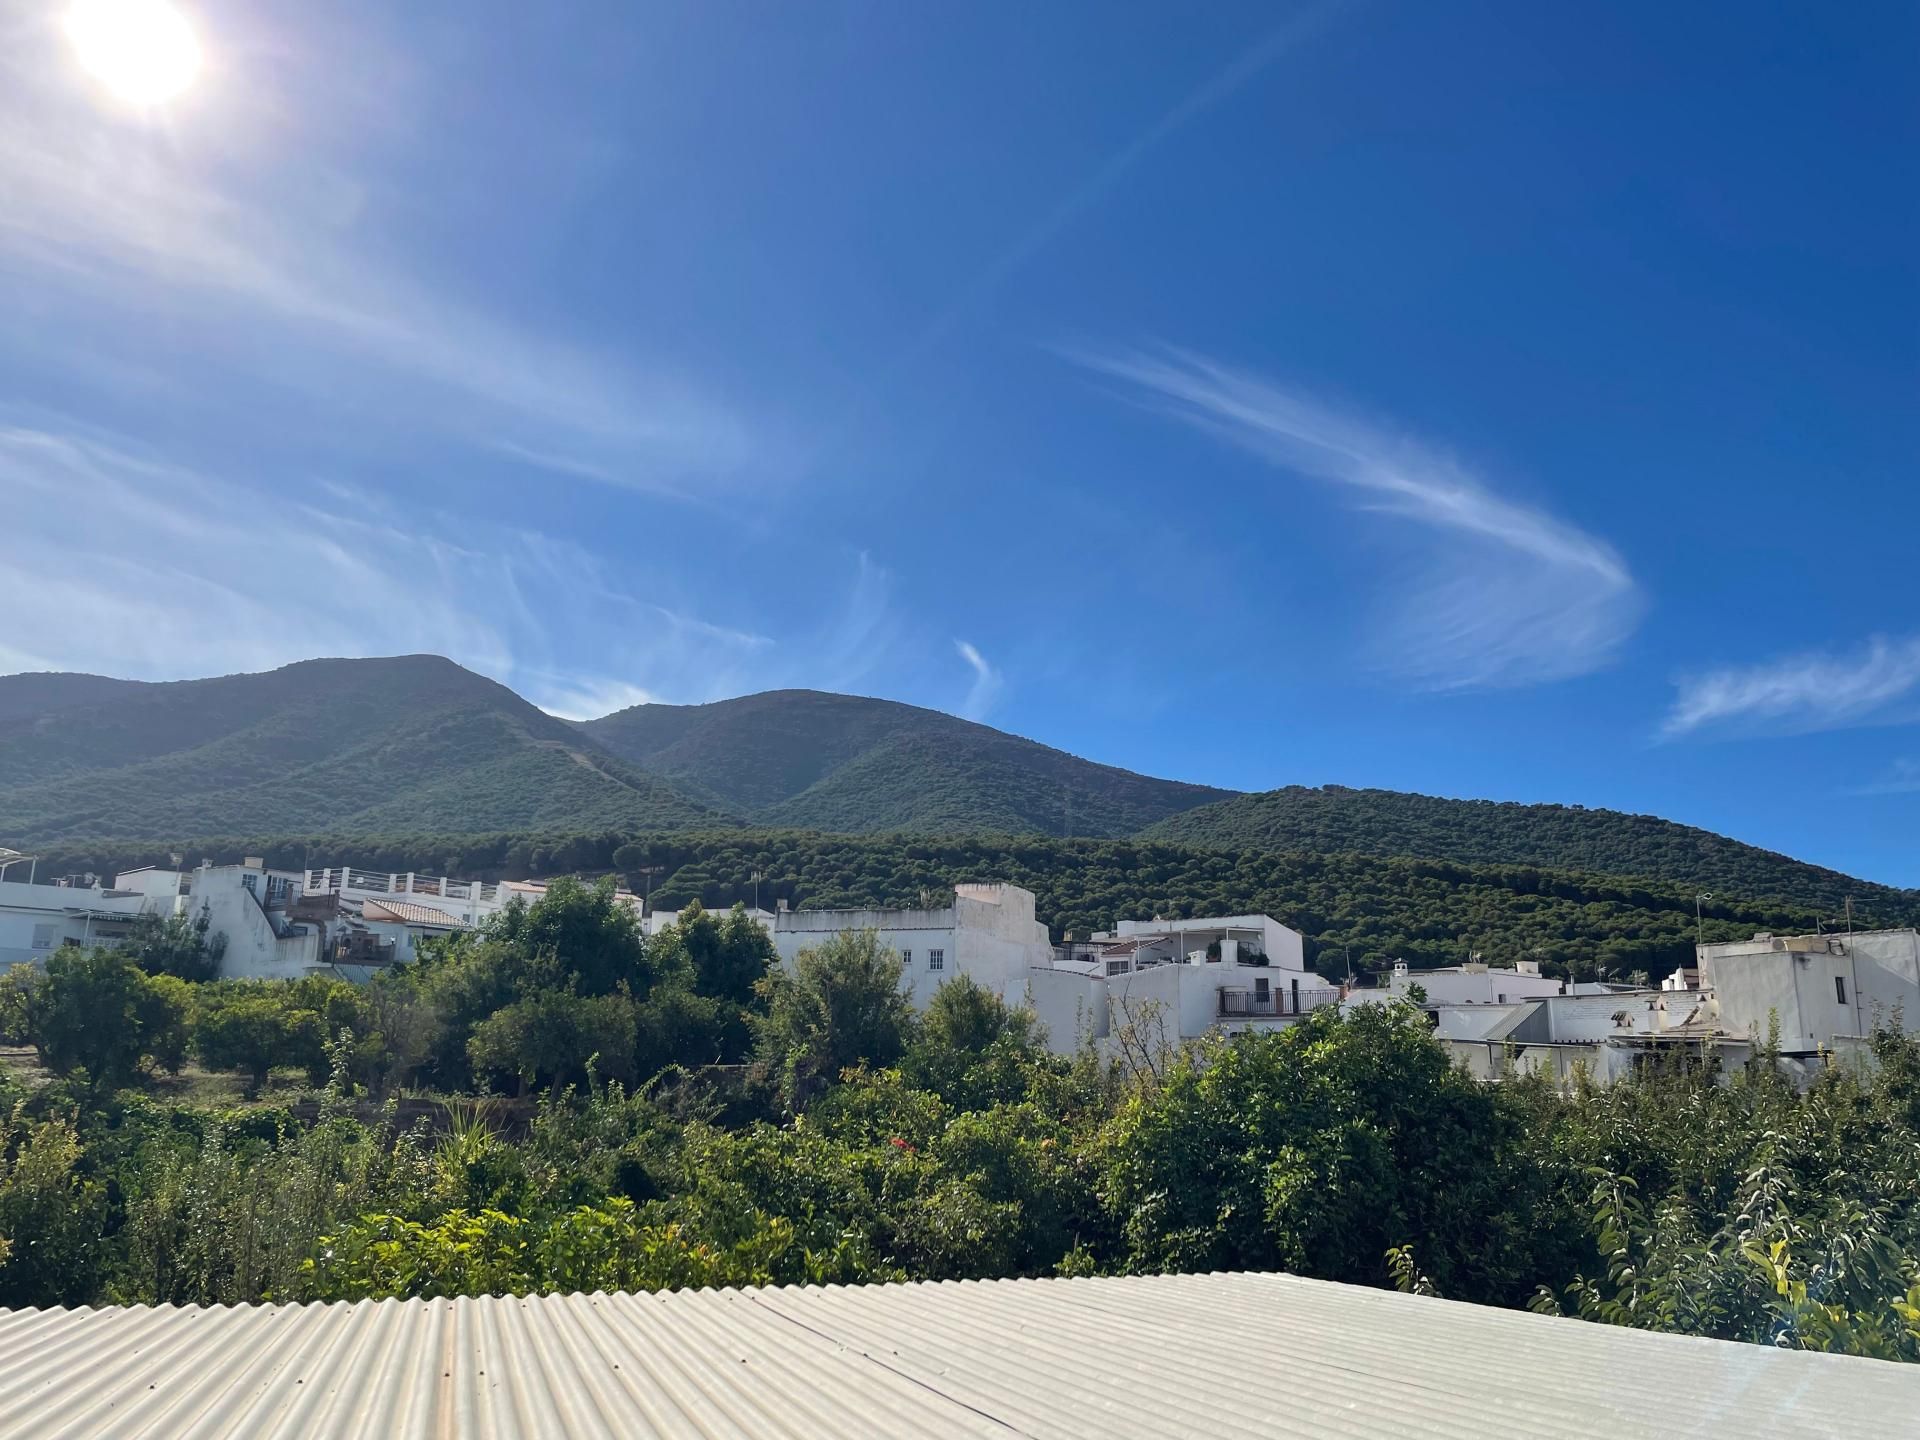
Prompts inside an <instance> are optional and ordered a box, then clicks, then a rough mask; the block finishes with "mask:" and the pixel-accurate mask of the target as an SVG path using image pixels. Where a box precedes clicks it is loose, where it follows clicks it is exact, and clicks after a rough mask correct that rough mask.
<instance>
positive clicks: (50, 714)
mask: <svg viewBox="0 0 1920 1440" xmlns="http://www.w3.org/2000/svg"><path fill="white" fill-rule="evenodd" d="M726 828H733V829H738V830H740V831H741V832H750V831H765V830H775V831H802V830H804V831H817V832H826V833H831V834H841V835H864V836H872V837H883V836H892V837H912V838H913V839H915V840H923V839H930V838H933V837H947V836H984V837H993V836H1009V835H1015V836H1018V835H1029V836H1035V837H1042V838H1098V839H1124V838H1128V837H1137V838H1139V839H1141V840H1143V841H1155V842H1165V843H1166V844H1169V845H1174V846H1183V847H1188V848H1201V849H1220V850H1226V851H1230V852H1237V853H1239V854H1241V855H1243V856H1245V857H1247V860H1246V863H1248V864H1252V863H1254V861H1253V858H1252V857H1254V856H1255V855H1256V854H1257V853H1258V852H1271V855H1273V856H1281V857H1285V856H1292V857H1301V856H1307V855H1320V856H1322V857H1326V858H1327V859H1328V862H1329V863H1334V859H1335V857H1340V856H1351V855H1366V856H1373V857H1377V858H1379V859H1393V858H1399V857H1412V858H1416V859H1420V860H1431V861H1439V862H1444V863H1448V864H1454V865H1465V866H1469V867H1486V866H1494V867H1514V866H1519V867H1536V866H1537V867H1545V868H1547V869H1552V870H1557V871H1565V872H1572V873H1576V874H1579V875H1585V876H1593V875H1609V876H1614V877H1626V876H1631V877H1638V879H1639V880H1640V881H1644V882H1645V885H1644V886H1635V885H1633V884H1628V883H1626V882H1619V883H1617V884H1616V888H1628V889H1634V888H1645V887H1648V886H1650V887H1652V888H1653V889H1654V890H1658V891H1659V892H1660V893H1662V894H1665V893H1669V892H1672V893H1684V894H1685V895H1686V896H1687V897H1688V900H1687V905H1688V907H1689V908H1690V907H1691V903H1692V901H1691V896H1692V895H1694V894H1696V893H1698V892H1700V891H1702V890H1707V891H1712V892H1713V893H1714V894H1715V895H1716V896H1717V897H1719V900H1718V902H1716V903H1722V904H1726V905H1734V906H1753V905H1759V906H1760V907H1761V908H1766V907H1769V906H1784V907H1787V908H1789V909H1801V910H1805V911H1806V912H1807V913H1808V914H1809V915H1810V916H1817V917H1819V918H1830V917H1831V916H1833V915H1836V914H1837V913H1838V912H1839V910H1840V907H1841V905H1842V903H1843V901H1844V900H1846V899H1847V898H1848V897H1851V898H1852V900H1853V901H1854V904H1855V907H1856V910H1857V911H1859V912H1860V913H1862V914H1866V915H1879V916H1905V915H1911V914H1916V913H1920V893H1916V892H1912V891H1904V890H1896V889H1892V888H1890V887H1887V886H1883V885H1875V884H1870V883H1868V882H1865V881H1859V880H1854V879H1851V878H1849V877H1847V876H1845V875H1840V874H1837V873H1836V872H1834V871H1831V870H1824V869H1821V868H1820V867H1818V866H1814V865H1807V864H1803V863H1801V862H1800V861H1797V860H1794V859H1791V858H1789V857H1788V856H1785V855H1779V854H1775V853H1773V852H1771V851H1766V850H1761V849H1758V848H1756V847H1755V846H1751V845H1743V844H1741V843H1740V842H1739V841H1736V840H1731V839H1728V838H1727V837H1725V836H1721V835H1715V834H1712V833H1710V832H1708V831H1704V830H1698V829H1694V828H1692V827H1689V826H1685V825H1677V824H1674V823H1673V822H1671V821H1667V820H1662V819H1659V818H1658V817H1656V816H1651V815H1626V814H1622V813H1619V812H1616V811H1610V810H1588V809H1583V808H1581V807H1579V806H1566V805H1515V804H1500V803H1494V802H1491V801H1484V800H1446V799H1438V798H1435V797H1432V796H1426V795H1411V794H1402V793H1398V792H1395V791H1389V790H1350V789H1346V788H1343V787H1340V786H1328V787H1326V788H1324V789H1305V788H1302V787H1298V786H1295V787H1290V788H1287V789H1283V790H1273V791H1268V792H1266V793H1265V794H1260V795H1233V794H1231V793H1230V792H1227V791H1222V790H1215V789H1210V788H1208V787H1206V786H1200V785H1189V784H1185V783H1182V782H1179V781H1173V780H1160V779H1155V778H1153V777H1151V776H1146V775H1137V774H1134V773H1132V772H1131V771H1126V770H1120V769H1116V768H1114V767H1112V766H1108V765H1100V764H1096V763H1094V762H1092V761H1089V760H1083V759H1080V758H1078V757H1076V756H1073V755H1069V754H1067V753H1066V752H1064V751H1061V750H1055V749H1052V748H1050V747H1048V746H1045V745H1041V744H1037V743H1035V742H1034V741H1031V740H1024V739H1021V738H1020V737H1018V736H1014V735H1009V734H1006V733H1004V732H1002V731H998V730H994V729H991V728H989V727H987V726H984V725H977V724H974V723H972V722H970V721H966V720H961V719H958V718H956V717H954V716H951V715H943V714H940V713H939V712H937V711H932V710H923V709H920V708H918V707H916V706H911V705H901V704H897V703H895V702H893V701H888V700H871V699H862V698H859V697H856V696H848V695H830V694H823V693H821V692H819V691H812V690H782V691H772V692H768V693H766V694H762V695H749V696H745V697H743V698H741V699H737V700H724V701H718V702H716V703H714V704H711V705H691V706H688V705H639V706H634V707H632V708H630V709H627V710H622V711H619V712H617V713H615V714H613V715H608V716H605V717H603V718H602V719H599V720H594V721H588V722H584V723H575V722H569V721H563V720H559V719H556V718H555V717H553V716H551V715H548V714H547V713H546V712H544V711H542V710H540V709H538V708H536V707H535V706H533V705H530V704H528V703H527V702H526V701H525V700H523V699H521V698H520V697H519V696H518V695H516V694H514V693H513V692H512V691H511V690H509V689H507V688H506V687H505V686H503V685H499V684H496V683H495V682H494V681H492V680H488V679H486V678H484V677H482V676H479V675H475V674H473V673H472V672H470V671H467V670H463V669H462V668H460V667H459V666H458V665H455V664H453V663H452V662H451V661H449V660H443V659H440V658H438V657H434V656H419V655H416V656H405V657H400V658H395V659H385V660H311V661H305V662H303V663H301V664H298V665H289V666H286V667H285V668H283V669H280V670H275V671H271V672H268V673H265V674H259V675H231V676H226V677H223V678H220V679H213V680H190V681H180V682H175V683H169V684H141V683H136V682H131V681H122V680H110V679H106V678H103V677H100V676H92V675H13V676H4V677H0V845H10V846H30V847H32V848H35V849H47V848H50V847H55V846H58V847H60V848H62V849H69V848H70V849H73V850H78V851H98V850H100V849H101V848H102V842H106V841H111V840H113V839H114V838H115V837H123V838H124V839H126V840H128V841H130V842H139V843H138V844H137V845H136V846H134V847H133V848H136V849H139V850H140V851H141V852H142V853H146V854H149V855H151V854H155V853H157V854H159V855H160V856H162V857H164V856H165V855H166V854H168V853H170V852H173V851H177V850H182V849H190V848H192V846H193V844H194V837H196V836H199V837H205V836H213V837H217V838H221V839H224V838H226V837H232V836H248V835H253V836H325V837H328V838H327V840H326V842H325V844H326V847H327V850H326V853H327V858H328V859H329V860H337V859H338V858H339V857H340V856H342V855H347V854H351V855H355V856H359V855H364V854H368V853H371V852H373V851H380V852H383V853H385V852H392V853H401V852H408V853H419V852H418V851H417V850H415V851H409V847H412V846H413V845H414V842H413V841H412V840H410V839H408V838H406V837H412V836H426V837H435V836H456V837H459V836H470V835H475V834H496V833H511V834H512V835H514V836H516V837H519V838H518V839H517V840H514V841H508V842H505V843H506V845H507V847H508V848H509V849H513V848H514V847H515V846H516V845H517V846H518V849H517V850H516V851H515V853H516V854H517V855H519V857H520V860H519V861H518V862H515V861H508V860H506V859H504V858H502V859H501V860H500V861H499V862H498V863H499V864H501V865H502V866H504V868H506V869H509V870H513V869H522V868H524V863H523V862H524V861H525V860H526V858H527V855H528V853H529V851H528V847H529V846H530V845H535V844H537V843H539V842H533V841H528V840H526V839H525V837H527V836H530V835H560V836H563V837H577V836H580V835H583V834H584V835H588V836H608V835H615V836H621V837H624V836H630V835H633V834H638V833H643V832H644V833H648V834H657V833H662V832H671V831H677V830H700V831H706V832H712V831H718V830H721V829H726ZM396 836H397V837H402V838H401V839H399V840H398V841H396V840H395V839H394V838H393V837H396ZM443 843H444V844H451V846H452V847H453V850H454V851H455V852H457V851H459V850H460V849H461V848H462V847H463V846H464V844H465V841H463V840H455V841H452V842H442V841H440V840H437V839H433V840H430V841H429V842H428V848H427V849H426V851H425V852H424V853H425V855H426V856H427V857H428V858H427V859H425V860H424V861H422V862H421V863H423V864H424V865H426V866H427V867H428V868H434V869H444V870H463V869H466V868H471V867H468V866H464V865H460V864H453V863H449V862H448V861H447V859H446V856H445V855H444V854H443V855H440V856H439V857H438V858H434V857H435V851H436V850H437V849H439V848H440V847H441V846H442V845H443ZM618 843H620V842H619V841H618V840H616V841H614V844H616V845H617V844H618ZM735 843H736V844H738V845H742V846H749V847H751V846H753V845H756V844H759V843H760V842H759V841H758V840H756V839H754V838H752V837H751V836H750V835H745V834H744V833H743V837H742V838H740V839H739V840H737V841H736V842H735ZM820 843H824V842H819V841H817V840H813V841H809V842H808V844H809V845H815V844H820ZM875 843H876V844H877V845H878V846H879V851H880V853H882V854H883V855H884V854H888V853H892V852H893V851H895V850H897V849H898V848H899V845H898V843H897V841H896V840H881V839H876V842H875ZM995 843H1001V842H996V841H991V840H982V841H981V842H980V845H983V846H988V847H991V845H992V844H995ZM123 848H124V847H123ZM561 848H562V849H564V848H565V842H563V843H562V846H561ZM611 848H612V847H611V846H605V845H602V846H600V847H599V849H600V851H602V852H608V853H610V850H611ZM909 848H911V847H909ZM975 848H976V849H977V848H979V846H976V847H975ZM1141 853H1146V848H1145V847H1143V848H1142V850H1141ZM488 863H494V862H488ZM583 863H584V862H583ZM597 863H598V864H599V865H600V866H601V867H602V868H604V867H605V866H606V865H607V864H608V863H609V862H608V861H607V860H606V858H605V855H604V854H603V856H602V859H601V860H600V861H599V862H597ZM1061 863H1063V864H1066V863H1069V862H1065V861H1063V862H1061ZM1270 863H1272V864H1285V865H1293V864H1296V863H1297V860H1286V861H1284V862H1283V861H1281V860H1272V861H1271V862H1270ZM1338 863H1341V864H1346V863H1349V862H1346V861H1340V862H1338ZM81 868H90V869H99V868H101V867H99V866H85V867H81ZM563 868H565V867H563ZM1244 888H1245V887H1243V889H1244ZM1176 898H1177V897H1176ZM1147 899H1148V900H1149V902H1150V901H1151V897H1150V896H1149V897H1147ZM1170 903H1171V902H1170ZM1288 903H1292V902H1288ZM1068 913H1071V916H1072V918H1073V919H1074V920H1078V919H1080V918H1082V912H1081V910H1080V909H1077V908H1076V909H1072V910H1071V912H1069V911H1068V910H1063V911H1062V914H1068ZM1383 913H1387V914H1390V915H1394V916H1400V917H1404V923H1403V924H1402V925H1401V930H1402V931H1404V932H1405V933H1404V935H1403V936H1401V937H1400V938H1395V939H1394V941H1393V943H1394V944H1396V945H1401V946H1402V948H1404V949H1405V950H1406V952H1407V953H1408V954H1409V955H1410V956H1411V955H1413V954H1429V955H1431V954H1437V953H1439V951H1440V950H1441V949H1443V948H1444V946H1445V945H1446V944H1451V943H1453V941H1454V940H1455V939H1458V938H1460V937H1459V935H1458V933H1457V928H1458V927H1452V926H1449V927H1445V928H1444V935H1443V934H1441V933H1435V934H1433V935H1425V934H1423V933H1421V930H1422V923H1423V922H1421V921H1420V920H1419V917H1417V916H1416V915H1415V914H1414V912H1413V910H1412V908H1411V902H1410V901H1409V900H1408V899H1407V898H1406V897H1399V898H1398V899H1395V900H1392V901H1391V902H1390V903H1389V905H1388V908H1387V910H1386V911H1385V912H1383ZM1587 929H1588V930H1592V929H1593V927H1587ZM1596 933H1597V932H1596ZM1380 943H1381V944H1383V945H1384V944H1385V943H1386V937H1384V936H1383V937H1380ZM1488 943H1496V942H1491V941H1490V942H1488ZM1528 943H1529V944H1534V943H1544V941H1541V940H1540V939H1539V937H1537V936H1536V937H1535V939H1533V940H1530V941H1529V942H1528ZM1376 948H1378V947H1376ZM1482 948H1484V947H1482Z"/></svg>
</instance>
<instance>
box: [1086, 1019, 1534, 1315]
mask: <svg viewBox="0 0 1920 1440" xmlns="http://www.w3.org/2000/svg"><path fill="white" fill-rule="evenodd" d="M1103 1161H1104V1164H1103V1169H1104V1172H1105V1173H1104V1176H1103V1181H1102V1185H1103V1191H1104V1194H1105V1196H1106V1199H1107V1202H1108V1205H1109V1208H1111V1209H1112V1210H1113V1211H1114V1212H1115V1213H1116V1214H1118V1215H1120V1216H1121V1217H1123V1219H1122V1229H1121V1233H1122V1236H1123V1243H1124V1259H1125V1263H1126V1264H1127V1265H1128V1266H1129V1267H1131V1268H1135V1269H1140V1270H1145V1271H1149V1272H1152V1271H1160V1270H1169V1269H1171V1270H1214V1269H1219V1270H1248V1269H1252V1270H1272V1269H1284V1270H1290V1271H1293V1272H1295V1273H1298V1274H1302V1275H1312V1276H1317V1277H1319V1278H1321V1279H1327V1280H1343V1281H1348V1282H1353V1283H1359V1284H1381V1283H1383V1282H1385V1281H1386V1279H1387V1278H1388V1277H1387V1274H1386V1268H1385V1267H1386V1259H1385V1257H1386V1253H1387V1251H1388V1250H1389V1249H1390V1248H1391V1247H1394V1246H1398V1245H1405V1244H1411V1245H1413V1246H1414V1247H1415V1249H1416V1251H1417V1253H1418V1257H1419V1263H1420V1266H1421V1268H1422V1269H1423V1270H1424V1271H1426V1272H1427V1273H1428V1274H1429V1275H1431V1276H1432V1277H1433V1280H1434V1283H1435V1284H1436V1285H1437V1287H1438V1289H1439V1290H1440V1292H1441V1293H1443V1294H1445V1295H1448V1296H1450V1297H1453V1298H1455V1299H1462V1300H1477V1301H1483V1302H1493V1303H1504V1304H1520V1303H1522V1302H1524V1301H1525V1300H1526V1298H1527V1297H1528V1296H1529V1295H1530V1294H1532V1293H1533V1290H1534V1288H1535V1286H1536V1285H1537V1284H1538V1279H1537V1277H1538V1276H1539V1274H1540V1273H1541V1271H1542V1268H1543V1267H1542V1265H1541V1257H1540V1256H1539V1254H1538V1253H1537V1247H1538V1245H1539V1244H1540V1243H1541V1242H1542V1241H1543V1240H1545V1241H1547V1242H1548V1243H1551V1241H1552V1239H1553V1238H1554V1237H1553V1236H1552V1235H1551V1234H1550V1233H1549V1234H1543V1233H1542V1232H1541V1230H1540V1229H1539V1228H1538V1227H1537V1226H1536V1225H1535V1224H1534V1223H1533V1222H1531V1221H1530V1220H1529V1219H1527V1218H1526V1217H1528V1216H1529V1215H1530V1214H1531V1213H1532V1212H1533V1211H1534V1209H1535V1208H1536V1205H1537V1203H1538V1200H1539V1199H1540V1198H1541V1195H1542V1189H1541V1187H1542V1185H1543V1183H1544V1179H1543V1172H1542V1170H1541V1169H1540V1167H1539V1166H1538V1165H1537V1163H1536V1161H1535V1156H1534V1155H1533V1153H1532V1150H1531V1146H1530V1144H1529V1136H1528V1133H1527V1130H1526V1128H1525V1126H1524V1125H1523V1124H1522V1123H1521V1117H1520V1115H1519V1114H1518V1113H1517V1112H1516V1110H1515V1107H1514V1106H1513V1104H1512V1097H1511V1096H1510V1095H1509V1094H1508V1093H1507V1092H1506V1091H1504V1090H1501V1089H1499V1088H1496V1087H1489V1086H1484V1085H1482V1084H1480V1083H1478V1082H1477V1081H1475V1080H1473V1079H1471V1078H1469V1077H1468V1076H1467V1075H1466V1074H1465V1073H1464V1072H1462V1071H1458V1070H1454V1069H1452V1068H1450V1066H1449V1064H1448V1060H1447V1057H1446V1055H1445V1053H1444V1052H1443V1051H1442V1050H1441V1049H1440V1048H1439V1047H1438V1046H1437V1045H1435V1044H1434V1043H1433V1041H1432V1039H1431V1037H1430V1035H1429V1033H1428V1028H1427V1025H1426V1022H1425V1017H1424V1016H1422V1015H1421V1014H1420V1013H1419V1012H1418V1011H1417V1010H1415V1009H1414V1008H1413V1007H1412V1006H1408V1005H1369V1006H1363V1007H1361V1008H1360V1009H1359V1010H1358V1011H1356V1012H1355V1013H1354V1014H1353V1015H1352V1016H1351V1017H1348V1018H1346V1019H1341V1018H1338V1016H1337V1015H1336V1014H1335V1012H1333V1011H1331V1010H1323V1011H1319V1012H1316V1013H1315V1014H1314V1015H1313V1016H1312V1017H1310V1018H1309V1019H1308V1020H1307V1021H1306V1022H1304V1023H1302V1024H1300V1025H1297V1026H1293V1027H1291V1028H1289V1029H1287V1030H1285V1031H1283V1032H1282V1033H1280V1034H1278V1035H1270V1036H1263V1035H1255V1034H1250V1033H1243V1034H1242V1035H1240V1036H1238V1037H1236V1038H1235V1039H1234V1040H1233V1041H1231V1042H1223V1043H1220V1044H1216V1045H1214V1046H1212V1047H1210V1048H1209V1049H1207V1050H1205V1051H1204V1052H1202V1053H1200V1054H1198V1055H1196V1056H1193V1057H1190V1058H1186V1059H1183V1060H1182V1061H1181V1062H1180V1063H1178V1064H1177V1065H1176V1066H1175V1067H1174V1069H1173V1070H1172V1072H1171V1073H1170V1074H1169V1075H1168V1076H1167V1078H1166V1081H1165V1083H1164V1084H1163V1085H1161V1086H1160V1087H1158V1088H1156V1089H1155V1090H1153V1091H1151V1092H1149V1093H1147V1094H1143V1095H1141V1096H1139V1097H1137V1098H1135V1099H1134V1100H1133V1101H1132V1102H1130V1103H1129V1104H1128V1106H1127V1107H1126V1108H1125V1109H1124V1110H1122V1112H1121V1114H1120V1116H1119V1118H1118V1120H1117V1121H1116V1123H1115V1125H1114V1127H1113V1130H1112V1132H1111V1134H1110V1135H1109V1137H1108V1144H1107V1147H1106V1149H1105V1152H1104V1155H1103Z"/></svg>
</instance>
